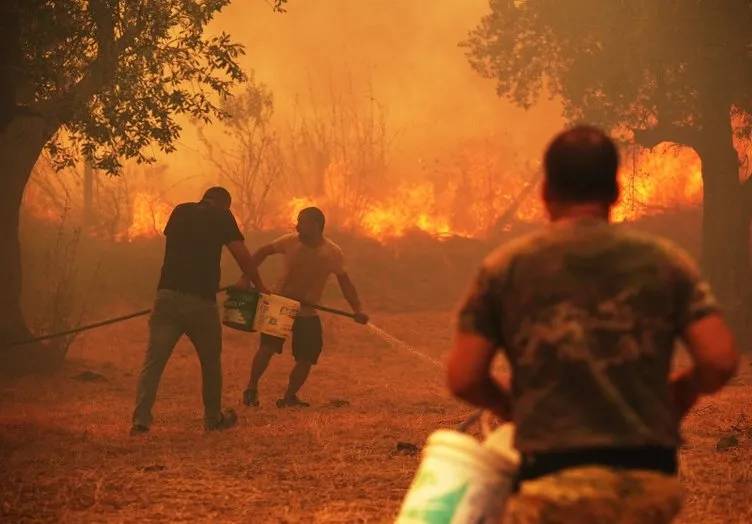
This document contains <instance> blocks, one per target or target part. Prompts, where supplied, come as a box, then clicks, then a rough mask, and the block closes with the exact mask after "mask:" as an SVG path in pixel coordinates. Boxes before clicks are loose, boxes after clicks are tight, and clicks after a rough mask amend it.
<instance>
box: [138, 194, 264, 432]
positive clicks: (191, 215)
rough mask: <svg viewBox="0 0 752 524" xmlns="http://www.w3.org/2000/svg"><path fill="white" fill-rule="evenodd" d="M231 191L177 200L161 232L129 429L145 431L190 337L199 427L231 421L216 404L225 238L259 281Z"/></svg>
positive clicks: (249, 275)
mask: <svg viewBox="0 0 752 524" xmlns="http://www.w3.org/2000/svg"><path fill="white" fill-rule="evenodd" d="M230 200H231V199H230V193H229V192H228V191H227V190H226V189H224V188H222V187H212V188H210V189H209V190H207V191H206V193H205V194H204V196H203V198H202V199H201V201H200V202H188V203H185V204H180V205H178V206H177V207H176V208H175V209H174V210H173V212H172V214H171V215H170V219H169V220H168V222H167V226H166V227H165V230H164V234H165V236H166V237H167V243H166V246H165V256H164V263H163V265H162V276H161V278H160V281H159V286H158V290H157V298H156V301H155V303H154V309H153V311H152V314H151V318H150V319H149V345H148V348H147V350H146V357H145V359H144V364H143V368H142V369H141V374H140V376H139V379H138V391H137V396H136V409H135V411H134V413H133V427H132V428H131V434H139V433H146V432H147V431H148V430H149V426H150V425H151V422H152V415H151V408H152V406H153V405H154V401H155V399H156V395H157V388H158V387H159V380H160V378H161V376H162V372H163V371H164V368H165V365H166V364H167V360H168V359H169V358H170V355H171V354H172V350H173V348H174V347H175V344H176V343H177V341H178V339H179V338H180V337H181V336H182V335H183V334H186V335H188V338H189V339H190V340H191V342H192V343H193V345H194V347H195V348H196V352H197V353H198V357H199V360H200V361H201V379H202V385H203V400H204V427H205V428H206V429H207V430H218V429H226V428H229V427H232V426H234V425H235V423H236V421H237V416H236V415H235V413H234V412H233V411H232V410H226V411H224V412H222V410H221V404H222V366H221V359H220V355H221V352H222V328H221V324H220V321H219V313H218V310H217V303H216V294H217V291H218V290H219V276H220V267H219V264H220V259H221V255H222V246H225V245H226V246H227V248H228V249H229V250H230V253H231V254H232V256H233V257H234V258H235V261H236V262H237V263H238V265H239V266H240V268H241V269H242V270H243V273H244V275H245V278H247V279H248V280H250V281H251V282H253V284H254V285H255V286H256V287H257V288H259V289H263V285H262V284H261V281H260V279H259V275H258V270H257V268H256V266H255V265H254V264H253V261H252V258H251V255H250V253H249V252H248V249H247V248H246V246H245V243H244V239H243V235H242V234H241V232H240V230H239V229H238V225H237V223H236V222H235V218H234V217H233V215H232V212H231V211H230Z"/></svg>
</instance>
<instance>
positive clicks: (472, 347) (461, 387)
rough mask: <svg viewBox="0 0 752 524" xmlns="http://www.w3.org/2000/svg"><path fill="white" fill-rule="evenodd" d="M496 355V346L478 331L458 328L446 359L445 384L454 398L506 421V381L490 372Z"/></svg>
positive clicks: (508, 413)
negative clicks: (501, 380)
mask: <svg viewBox="0 0 752 524" xmlns="http://www.w3.org/2000/svg"><path fill="white" fill-rule="evenodd" d="M495 356H496V347H495V345H494V344H493V343H492V342H491V341H489V340H488V339H486V338H485V337H483V336H481V335H479V334H477V333H469V332H465V331H462V330H458V331H457V333H456V334H455V341H454V347H453V348H452V350H451V351H450V352H449V357H448V359H447V386H448V387H449V390H450V391H451V392H452V394H453V395H454V396H456V397H457V398H460V399H462V400H464V401H465V402H468V403H469V404H472V405H474V406H478V407H479V408H483V409H487V410H489V411H491V412H492V413H494V414H495V415H496V416H497V417H499V418H500V419H502V420H509V419H511V417H512V407H511V401H510V394H509V384H508V383H507V384H502V383H500V382H499V381H497V380H496V379H495V378H494V377H493V376H492V375H491V364H492V363H493V359H494V357H495ZM505 382H508V380H506V381H505Z"/></svg>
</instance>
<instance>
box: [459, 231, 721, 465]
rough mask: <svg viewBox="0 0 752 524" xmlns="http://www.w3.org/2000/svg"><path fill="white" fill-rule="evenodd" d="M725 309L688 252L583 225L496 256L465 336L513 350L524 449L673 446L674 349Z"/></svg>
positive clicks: (466, 306) (474, 292) (483, 277)
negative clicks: (689, 329) (697, 323)
mask: <svg viewBox="0 0 752 524" xmlns="http://www.w3.org/2000/svg"><path fill="white" fill-rule="evenodd" d="M717 310H718V305H717V302H716V300H715V298H714V297H713V294H712V292H711V290H710V288H709V286H708V284H707V283H706V282H705V281H704V280H703V279H702V278H701V277H700V274H699V271H698V269H697V267H696V265H695V263H694V262H693V261H692V259H691V258H690V257H689V256H688V255H687V254H686V253H685V252H683V251H682V250H680V249H679V248H677V247H675V246H673V245H672V244H670V243H669V242H667V241H664V240H661V239H658V238H655V237H652V236H648V235H645V234H642V233H637V232H635V231H632V230H630V229H629V228H627V227H626V226H622V225H611V224H608V223H607V222H605V221H601V220H592V219H586V220H578V221H568V222H557V223H554V224H552V225H551V226H549V227H547V228H546V229H544V230H542V231H539V232H536V233H533V234H531V235H528V236H525V237H524V238H521V239H518V240H515V241H513V242H510V243H509V244H507V245H505V246H503V247H501V248H499V249H498V250H497V251H495V252H494V253H492V254H491V255H490V256H489V257H488V258H487V259H486V260H485V261H484V263H483V266H482V267H481V269H480V271H479V273H478V276H477V278H476V280H475V282H474V283H473V285H472V287H471V290H470V292H469V294H468V296H467V298H466V299H465V301H464V302H463V303H462V305H461V307H460V310H459V319H458V322H459V325H458V327H459V329H460V330H462V331H464V332H469V333H475V334H478V335H481V336H483V337H484V338H486V339H488V340H490V341H492V342H493V343H494V344H495V345H497V346H498V347H499V348H502V349H503V351H504V352H505V354H506V356H507V359H508V361H509V364H510V366H511V371H512V391H511V395H512V405H513V419H514V422H515V424H516V426H517V436H516V441H517V442H516V445H517V447H518V449H520V450H521V451H523V452H546V451H557V450H572V449H578V448H590V447H629V446H644V445H653V446H655V445H657V446H666V447H674V446H677V445H678V443H679V429H678V426H679V420H678V417H677V415H676V414H675V410H674V408H673V406H672V403H671V400H670V394H669V387H668V375H669V371H670V366H671V359H672V354H673V350H674V344H675V342H676V340H677V338H678V337H679V335H680V334H681V333H682V331H683V329H684V328H685V326H687V325H688V324H689V323H691V322H693V321H694V320H697V319H699V318H701V317H703V316H705V315H708V314H710V313H712V312H716V311H717Z"/></svg>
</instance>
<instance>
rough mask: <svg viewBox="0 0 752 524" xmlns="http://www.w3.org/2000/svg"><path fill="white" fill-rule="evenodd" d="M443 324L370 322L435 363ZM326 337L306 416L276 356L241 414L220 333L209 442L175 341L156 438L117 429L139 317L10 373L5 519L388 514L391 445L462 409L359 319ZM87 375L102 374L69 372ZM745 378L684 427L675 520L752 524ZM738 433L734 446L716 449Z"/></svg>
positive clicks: (1, 427) (393, 504) (5, 413)
mask: <svg viewBox="0 0 752 524" xmlns="http://www.w3.org/2000/svg"><path fill="white" fill-rule="evenodd" d="M449 318H450V317H449V314H448V313H423V314H411V315H376V318H375V322H376V323H377V324H378V325H380V326H381V327H383V328H385V329H386V330H388V331H389V332H391V333H393V334H394V335H395V336H397V337H399V338H401V339H403V340H405V341H406V342H408V343H410V344H413V345H414V346H415V347H416V348H418V349H420V350H421V351H424V352H425V353H427V354H429V355H431V356H433V357H436V358H441V355H442V354H443V353H444V352H445V351H446V349H447V347H448V344H449V336H450V327H449V325H450V322H449ZM325 330H326V331H325V335H326V343H327V347H326V350H325V354H324V356H323V357H322V360H321V362H320V365H319V366H318V367H317V368H316V369H315V370H314V373H313V375H312V377H311V379H310V381H309V384H308V385H307V386H306V387H305V389H304V391H303V394H302V396H303V397H304V398H306V399H309V400H310V401H311V402H312V403H313V407H311V408H309V409H307V410H284V411H282V410H279V409H277V408H276V407H274V400H275V399H276V398H278V396H279V395H280V393H281V392H282V390H283V389H284V387H285V384H286V379H287V372H288V370H289V368H290V364H291V357H290V355H289V353H286V354H284V355H283V356H281V357H279V358H276V359H275V360H274V361H273V363H272V366H271V368H270V370H269V372H268V373H267V375H266V377H265V379H264V382H263V383H262V387H261V401H262V406H261V407H260V408H258V409H248V408H243V407H242V406H241V405H240V393H241V391H242V388H243V385H244V383H245V380H246V378H247V371H248V366H249V361H250V357H251V352H252V350H253V349H255V344H256V338H255V336H251V335H246V334H242V333H239V332H234V331H230V330H227V331H226V332H225V350H224V369H225V388H224V391H225V403H226V405H227V406H230V407H235V408H236V409H237V410H238V413H239V415H240V423H239V425H238V427H237V428H233V429H231V430H229V431H227V432H224V433H219V434H216V433H212V434H205V433H204V432H203V431H202V422H201V409H200V391H199V387H198V383H199V368H198V362H197V359H196V358H195V356H194V353H193V350H192V348H191V347H190V345H189V343H188V342H187V341H185V340H183V341H181V342H180V344H179V345H178V347H177V349H176V351H175V354H174V355H173V358H172V360H171V361H170V364H169V365H168V368H167V371H166V373H165V375H164V378H163V382H162V387H161V389H160V395H159V398H158V402H157V406H156V411H155V415H156V420H155V424H154V427H153V430H152V432H151V433H150V434H148V435H147V436H145V437H142V438H131V437H129V436H128V428H129V417H130V411H131V408H132V400H133V396H134V388H135V380H136V373H137V370H138V367H139V364H140V361H141V358H142V356H143V351H144V346H145V343H146V323H145V321H144V320H143V319H141V320H135V321H130V322H128V323H126V324H121V325H118V326H113V327H108V328H104V329H101V330H98V331H94V332H90V333H88V334H86V335H84V336H82V337H80V338H79V339H78V340H77V341H76V342H75V344H74V346H73V347H72V349H71V352H70V359H69V362H68V364H67V365H66V367H65V368H64V369H63V370H62V371H60V372H59V373H57V374H55V375H53V376H48V377H26V378H23V379H15V380H10V381H9V380H5V381H4V382H2V383H0V520H1V521H4V522H17V521H62V522H103V521H116V522H135V521H139V522H141V521H189V520H190V521H212V522H224V521H227V522H230V521H231V522H239V521H240V522H363V521H369V522H382V521H389V520H390V519H391V518H392V517H393V516H394V514H395V512H396V511H397V509H398V507H399V504H400V501H401V499H402V497H403V495H404V493H405V490H406V489H407V487H408V485H409V483H410V480H411V478H412V475H413V473H414V470H415V467H416V466H417V463H418V460H419V457H417V456H412V455H406V454H402V453H400V452H398V451H397V449H396V445H397V443H398V442H399V441H405V442H412V443H415V444H421V443H422V442H423V441H424V440H425V438H426V436H427V435H428V434H429V433H430V432H431V431H433V430H434V429H436V428H438V427H447V426H450V425H452V424H454V423H456V422H459V421H461V420H462V419H463V418H464V417H465V416H466V415H467V414H468V413H469V412H470V410H469V409H468V408H466V407H464V406H461V405H458V404H457V403H455V402H454V401H452V400H451V399H449V398H448V397H447V395H446V394H445V392H444V390H443V387H442V375H441V371H440V370H438V369H436V368H434V367H432V366H431V365H430V364H427V363H426V362H424V361H422V360H420V359H418V358H416V357H414V356H412V355H410V354H408V353H405V352H404V351H402V350H400V349H398V348H394V347H391V346H389V345H388V344H386V343H385V342H383V341H382V340H380V339H379V338H377V337H376V336H375V335H374V334H373V333H371V332H370V331H369V330H367V329H365V328H363V327H362V326H358V325H355V324H354V323H351V322H348V321H345V320H341V319H335V318H331V317H328V318H327V319H326V321H325ZM84 370H91V371H94V372H97V373H100V374H102V375H103V376H104V379H103V380H98V381H96V380H95V381H82V380H79V379H76V378H74V377H76V376H77V375H78V374H79V373H81V372H82V371H84ZM751 371H752V368H751V367H750V364H749V362H745V364H744V368H743V372H742V374H741V375H740V376H739V378H737V379H736V380H735V382H734V384H733V385H732V386H731V387H729V388H727V389H726V390H725V391H724V392H723V393H721V394H720V395H718V396H716V397H713V398H710V399H706V400H704V401H703V402H702V403H701V404H700V405H699V406H698V408H697V409H696V410H695V411H694V412H693V413H692V414H691V415H690V417H689V419H688V420H687V423H686V425H685V436H686V439H687V442H686V445H685V446H684V448H683V450H682V457H681V458H682V479H683V481H684V485H685V486H686V490H687V497H686V505H685V510H684V512H683V514H682V518H681V521H682V522H686V523H690V522H691V523H696V522H703V523H712V522H752V503H751V502H750V499H751V498H752V431H749V427H750V426H752V373H751ZM337 400H344V401H347V402H348V405H345V406H342V407H337V404H338V403H335V402H333V401H337ZM744 413H746V414H747V419H744V418H740V417H741V415H742V414H744ZM734 426H736V427H737V429H738V430H739V431H737V434H738V445H737V446H736V447H733V448H731V449H729V450H727V451H723V452H719V451H716V442H717V441H718V440H719V438H721V437H722V436H724V435H727V434H728V433H729V432H732V431H733V429H732V427H734ZM745 429H746V430H748V431H749V434H744V430H745Z"/></svg>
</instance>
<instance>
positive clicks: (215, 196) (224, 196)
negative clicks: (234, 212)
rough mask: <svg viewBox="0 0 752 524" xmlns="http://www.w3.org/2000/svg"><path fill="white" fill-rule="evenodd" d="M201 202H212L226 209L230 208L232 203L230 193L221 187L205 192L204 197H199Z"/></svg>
mask: <svg viewBox="0 0 752 524" xmlns="http://www.w3.org/2000/svg"><path fill="white" fill-rule="evenodd" d="M201 200H212V201H214V202H217V203H218V204H223V205H225V206H227V207H230V204H231V203H232V197H231V196H230V192H229V191H227V190H226V189H225V188H224V187H222V186H214V187H210V188H209V189H207V190H206V192H205V193H204V196H203V197H201Z"/></svg>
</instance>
